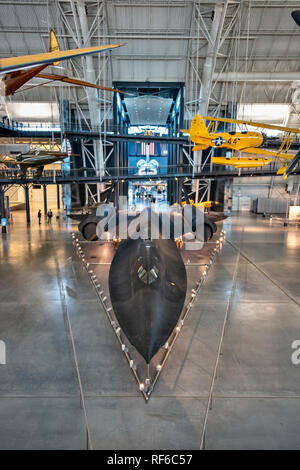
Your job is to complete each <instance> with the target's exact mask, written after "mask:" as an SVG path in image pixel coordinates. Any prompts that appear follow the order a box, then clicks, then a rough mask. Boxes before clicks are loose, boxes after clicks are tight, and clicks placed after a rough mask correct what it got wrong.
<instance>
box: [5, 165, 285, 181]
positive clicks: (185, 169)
mask: <svg viewBox="0 0 300 470" xmlns="http://www.w3.org/2000/svg"><path fill="white" fill-rule="evenodd" d="M277 169H278V166H277V165H276V164H275V163H274V162H273V163H271V164H270V165H266V166H264V167H259V168H241V169H239V170H237V169H235V168H232V167H223V166H219V165H213V166H212V167H211V165H210V164H209V163H208V164H206V165H204V166H200V165H199V166H195V165H190V164H186V165H167V166H159V167H157V169H156V172H155V173H154V172H153V169H151V168H147V167H146V168H145V169H143V172H142V173H139V172H138V170H137V168H135V167H132V168H130V167H106V168H105V169H103V170H95V169H93V168H79V169H71V170H70V169H64V168H61V169H58V170H44V171H43V172H42V174H41V175H39V176H38V175H37V171H36V170H35V169H28V170H27V172H26V176H24V175H22V173H20V170H19V169H17V168H4V169H0V179H2V180H10V179H12V180H15V179H18V178H20V179H22V180H24V179H26V180H29V181H30V180H37V179H41V180H51V181H53V180H54V182H55V180H56V179H59V180H60V182H62V181H61V180H66V181H68V182H70V180H74V182H75V181H78V180H82V181H83V182H84V180H87V179H91V180H93V179H94V180H95V181H96V180H102V179H105V180H107V179H110V178H111V179H120V180H121V179H122V178H127V179H128V178H133V179H138V178H139V177H140V178H141V179H143V178H145V177H147V178H149V179H150V178H152V177H153V178H154V179H157V178H164V177H166V178H179V179H183V178H186V177H192V176H193V177H197V176H198V177H207V178H209V177H215V176H218V175H219V176H222V175H224V176H227V177H230V175H232V176H235V177H238V176H245V175H246V176H260V175H268V174H274V175H276V172H277Z"/></svg>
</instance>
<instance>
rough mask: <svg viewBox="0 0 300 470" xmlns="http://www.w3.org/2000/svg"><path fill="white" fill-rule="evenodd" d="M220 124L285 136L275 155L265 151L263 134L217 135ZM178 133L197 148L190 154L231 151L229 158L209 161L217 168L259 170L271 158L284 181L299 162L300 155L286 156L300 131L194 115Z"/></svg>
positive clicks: (288, 154)
mask: <svg viewBox="0 0 300 470" xmlns="http://www.w3.org/2000/svg"><path fill="white" fill-rule="evenodd" d="M205 120H207V121H210V124H209V126H208V127H206V125H205ZM220 122H226V123H232V124H237V125H238V126H239V127H243V128H246V129H247V128H248V126H251V127H256V128H258V129H276V130H279V131H282V132H285V136H284V139H283V141H282V143H281V144H280V147H279V149H278V151H277V152H273V151H270V150H266V149H265V148H264V142H265V139H264V135H263V133H262V132H258V131H252V130H240V131H239V132H237V131H228V132H217V128H218V125H219V123H220ZM181 132H184V133H188V134H190V138H191V141H192V142H194V143H195V144H196V145H195V146H194V147H193V150H206V149H208V148H209V147H213V148H226V149H229V150H231V151H232V154H231V156H230V157H212V158H211V162H212V163H214V164H216V165H228V166H233V167H234V168H253V167H262V166H265V165H268V164H269V163H270V162H271V158H275V159H276V160H277V161H278V162H279V163H281V165H282V166H281V167H280V168H279V170H278V172H277V174H278V175H281V174H282V175H283V178H284V179H286V178H287V177H288V176H289V175H290V174H291V173H292V172H293V171H294V170H295V167H296V165H297V163H298V161H299V159H300V151H299V152H297V154H296V155H293V154H290V153H288V151H289V149H290V147H291V145H292V143H293V141H294V139H295V136H296V135H297V134H300V130H299V129H293V128H289V127H283V126H275V125H272V124H264V123H260V122H253V121H245V120H239V119H229V118H214V117H211V116H204V117H202V116H199V115H198V114H197V115H196V116H194V118H193V120H192V123H191V127H190V129H189V130H182V131H181ZM234 151H237V153H238V156H237V157H236V156H233V152H234ZM242 152H243V153H247V154H249V156H248V157H247V158H245V157H241V153H242ZM250 155H253V156H250ZM259 155H261V156H259Z"/></svg>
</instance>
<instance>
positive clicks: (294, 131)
mask: <svg viewBox="0 0 300 470" xmlns="http://www.w3.org/2000/svg"><path fill="white" fill-rule="evenodd" d="M203 119H205V120H207V121H217V122H219V121H220V122H230V123H232V124H241V125H247V126H252V127H259V128H261V129H276V130H278V131H282V132H289V133H291V134H300V129H295V128H293V127H284V126H276V125H275V124H265V123H263V122H254V121H243V120H241V119H229V118H214V117H212V116H204V117H203Z"/></svg>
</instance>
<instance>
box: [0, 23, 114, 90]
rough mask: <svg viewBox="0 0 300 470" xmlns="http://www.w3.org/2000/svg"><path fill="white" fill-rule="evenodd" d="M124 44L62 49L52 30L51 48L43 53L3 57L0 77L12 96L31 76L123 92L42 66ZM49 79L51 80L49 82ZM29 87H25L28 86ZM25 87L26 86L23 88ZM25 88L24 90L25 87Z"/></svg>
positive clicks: (0, 65) (5, 88)
mask: <svg viewBox="0 0 300 470" xmlns="http://www.w3.org/2000/svg"><path fill="white" fill-rule="evenodd" d="M122 45H123V44H107V45H105V46H95V47H85V48H82V49H71V50H67V51H61V50H60V47H59V44H58V40H57V37H56V35H55V33H54V31H53V30H52V29H51V31H50V40H49V52H46V53H41V54H33V55H26V56H19V57H9V58H7V59H0V74H1V75H0V80H1V84H2V87H3V88H2V89H3V91H4V94H5V96H9V95H12V94H14V93H15V92H17V90H19V88H21V87H22V86H23V85H25V83H27V82H28V81H29V80H31V79H32V78H35V77H37V78H42V79H45V80H49V81H50V82H54V81H60V82H65V83H70V84H73V85H79V86H84V87H90V88H97V89H99V90H106V91H112V92H118V93H122V92H121V91H119V90H115V89H114V88H108V87H104V86H101V85H96V84H95V83H90V82H86V81H84V80H79V79H77V78H70V77H66V76H64V75H58V74H54V73H51V74H50V73H43V70H44V69H45V68H46V67H48V66H49V65H54V66H57V65H58V64H59V62H60V61H62V60H67V59H72V58H73V57H80V56H84V55H89V54H96V53H98V52H103V51H108V50H111V49H115V48H116V47H120V46H122ZM48 83H49V82H48ZM45 84H46V82H45V83H41V84H38V85H33V86H31V87H29V88H35V87H38V86H43V85H45ZM29 88H26V89H27V90H28V89H29ZM22 91H23V90H22ZM24 91H25V90H24Z"/></svg>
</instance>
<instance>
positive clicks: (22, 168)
mask: <svg viewBox="0 0 300 470" xmlns="http://www.w3.org/2000/svg"><path fill="white" fill-rule="evenodd" d="M12 153H13V154H14V156H11V157H5V159H2V163H5V164H14V165H17V166H18V169H19V173H18V176H20V177H21V178H26V174H27V170H28V169H29V168H35V169H36V172H35V176H36V178H40V177H41V176H42V173H43V170H44V166H45V165H49V164H51V163H55V162H58V161H62V160H65V159H66V158H68V157H69V155H68V154H67V153H66V152H56V151H51V150H41V149H35V150H30V151H28V152H12ZM70 156H75V155H73V154H72V155H70Z"/></svg>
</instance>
